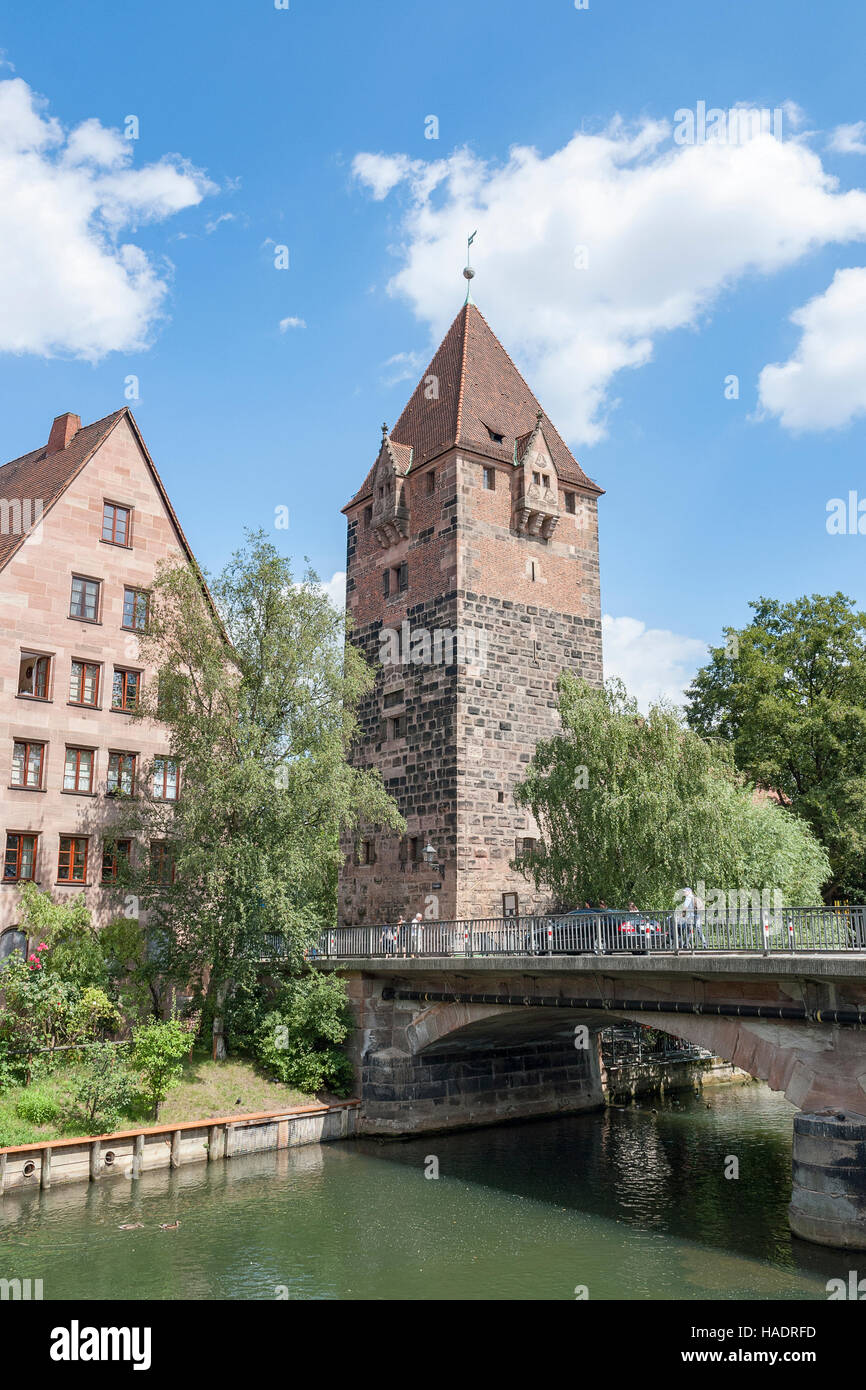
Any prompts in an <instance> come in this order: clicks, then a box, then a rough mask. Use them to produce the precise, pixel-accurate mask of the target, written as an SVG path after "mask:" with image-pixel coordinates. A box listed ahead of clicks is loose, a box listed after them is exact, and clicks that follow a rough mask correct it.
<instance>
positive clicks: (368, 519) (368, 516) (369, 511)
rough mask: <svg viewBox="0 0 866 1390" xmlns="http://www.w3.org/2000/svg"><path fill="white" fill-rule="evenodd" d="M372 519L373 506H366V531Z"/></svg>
mask: <svg viewBox="0 0 866 1390" xmlns="http://www.w3.org/2000/svg"><path fill="white" fill-rule="evenodd" d="M372 520H373V508H372V507H365V508H364V530H365V531H366V530H367V529H368V528H369V526H370V523H371V522H372Z"/></svg>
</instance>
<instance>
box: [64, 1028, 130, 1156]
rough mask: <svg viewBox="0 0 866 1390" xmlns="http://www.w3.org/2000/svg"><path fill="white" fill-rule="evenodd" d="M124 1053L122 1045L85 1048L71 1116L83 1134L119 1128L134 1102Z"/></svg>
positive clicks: (102, 1044) (124, 1049)
mask: <svg viewBox="0 0 866 1390" xmlns="http://www.w3.org/2000/svg"><path fill="white" fill-rule="evenodd" d="M127 1054H128V1048H127V1047H126V1046H125V1045H121V1046H116V1045H114V1044H112V1043H99V1044H98V1045H97V1046H96V1047H91V1048H88V1050H87V1057H86V1060H85V1061H84V1063H83V1064H82V1065H81V1066H80V1067H79V1069H78V1073H77V1075H78V1080H77V1084H76V1086H75V1089H74V1091H73V1100H74V1110H73V1119H74V1120H76V1122H78V1123H80V1124H81V1125H82V1126H83V1128H84V1130H85V1133H88V1134H105V1133H106V1132H107V1131H109V1130H112V1129H118V1128H119V1126H120V1123H121V1121H122V1120H123V1118H124V1115H125V1113H126V1111H127V1110H128V1109H129V1107H130V1106H131V1105H132V1103H133V1102H134V1100H135V1097H136V1092H137V1086H136V1077H135V1076H134V1074H133V1073H132V1072H131V1071H130V1069H129V1066H128V1064H127Z"/></svg>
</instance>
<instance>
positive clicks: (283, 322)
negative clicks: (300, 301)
mask: <svg viewBox="0 0 866 1390" xmlns="http://www.w3.org/2000/svg"><path fill="white" fill-rule="evenodd" d="M306 326H307V325H306V323H305V322H304V320H303V319H297V318H295V317H294V315H290V316H289V317H288V318H287V319H280V332H281V333H285V331H286V329H287V328H306Z"/></svg>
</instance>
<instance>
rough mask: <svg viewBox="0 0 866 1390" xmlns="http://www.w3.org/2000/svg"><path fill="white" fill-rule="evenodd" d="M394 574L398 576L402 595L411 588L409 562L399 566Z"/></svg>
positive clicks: (398, 586)
mask: <svg viewBox="0 0 866 1390" xmlns="http://www.w3.org/2000/svg"><path fill="white" fill-rule="evenodd" d="M394 572H395V574H396V576H397V588H398V589H399V590H400V593H401V594H402V593H404V592H405V590H406V589H408V588H409V565H408V563H407V561H406V560H404V561H403V563H402V565H398V566H397V569H396V570H395V571H394Z"/></svg>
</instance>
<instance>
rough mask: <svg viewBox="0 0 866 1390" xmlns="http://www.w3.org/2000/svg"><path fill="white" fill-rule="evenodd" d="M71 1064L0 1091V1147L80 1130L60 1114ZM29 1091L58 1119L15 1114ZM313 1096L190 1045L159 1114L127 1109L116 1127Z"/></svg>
mask: <svg viewBox="0 0 866 1390" xmlns="http://www.w3.org/2000/svg"><path fill="white" fill-rule="evenodd" d="M76 1070H77V1069H76V1067H75V1066H74V1065H66V1066H64V1065H63V1064H62V1063H61V1064H59V1065H58V1066H57V1068H56V1069H55V1070H54V1071H53V1072H51V1073H50V1074H49V1075H47V1076H44V1077H40V1078H39V1080H38V1081H35V1082H34V1083H33V1085H32V1086H31V1087H30V1088H29V1090H28V1088H25V1087H24V1086H16V1087H10V1088H8V1089H7V1090H4V1091H3V1092H2V1094H0V1148H2V1147H4V1146H8V1145H11V1144H37V1143H39V1142H40V1141H41V1140H48V1139H63V1138H67V1137H71V1136H73V1135H78V1134H82V1133H83V1132H84V1131H83V1129H82V1126H81V1124H80V1122H79V1123H75V1122H72V1121H67V1120H64V1118H63V1116H64V1115H67V1114H68V1113H69V1111H70V1110H71V1108H72V1091H73V1088H74V1086H75V1082H76ZM34 1092H38V1093H39V1095H44V1096H47V1097H49V1098H50V1099H51V1100H53V1101H54V1102H55V1103H56V1105H57V1106H58V1108H59V1110H60V1117H59V1118H58V1119H57V1120H54V1121H52V1122H50V1123H46V1124H38V1125H37V1124H32V1123H29V1122H28V1121H25V1120H21V1119H19V1118H18V1116H17V1115H16V1113H15V1108H16V1106H17V1104H18V1102H19V1101H20V1100H21V1099H22V1097H23V1096H25V1095H29V1096H32V1095H33V1094H34ZM315 1099H316V1097H315V1096H309V1095H305V1094H304V1092H303V1091H296V1090H294V1089H293V1088H292V1087H291V1086H284V1085H283V1084H282V1083H281V1082H279V1081H272V1080H271V1079H270V1078H269V1077H267V1076H264V1075H263V1074H262V1073H261V1072H260V1071H259V1070H258V1069H257V1068H256V1066H255V1065H254V1063H252V1062H249V1061H246V1060H245V1059H243V1058H237V1057H233V1058H230V1059H228V1060H227V1061H225V1062H213V1061H211V1059H210V1057H209V1056H208V1055H207V1054H206V1053H205V1052H203V1051H198V1050H194V1051H193V1054H192V1056H191V1057H189V1058H188V1059H187V1060H186V1061H185V1062H184V1066H183V1079H182V1080H181V1083H180V1085H179V1086H177V1087H176V1088H175V1089H174V1090H173V1091H169V1093H168V1096H167V1097H166V1099H165V1101H164V1102H163V1105H162V1109H161V1111H160V1116H159V1120H158V1121H154V1120H151V1119H150V1116H149V1115H147V1114H146V1113H145V1112H142V1111H141V1110H130V1111H129V1112H128V1116H129V1118H128V1119H124V1120H122V1121H121V1123H120V1125H119V1126H118V1128H120V1129H135V1128H138V1127H140V1126H142V1127H143V1126H145V1125H147V1124H148V1123H152V1124H156V1123H158V1124H172V1123H174V1122H175V1121H176V1122H177V1123H182V1122H183V1121H184V1120H207V1119H210V1118H216V1117H217V1116H222V1115H244V1114H248V1113H250V1112H253V1111H256V1110H279V1109H281V1108H283V1107H284V1106H285V1107H287V1108H288V1107H289V1106H293V1105H308V1104H309V1103H310V1102H311V1101H315Z"/></svg>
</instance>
